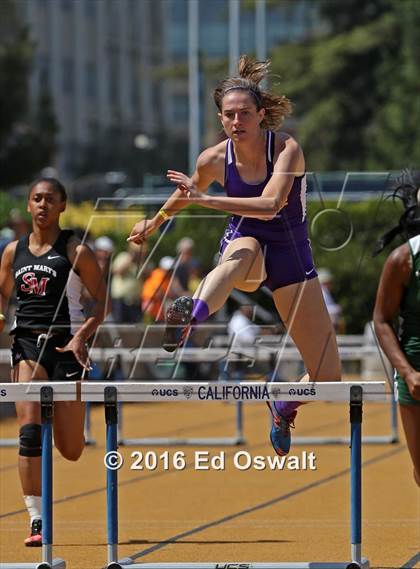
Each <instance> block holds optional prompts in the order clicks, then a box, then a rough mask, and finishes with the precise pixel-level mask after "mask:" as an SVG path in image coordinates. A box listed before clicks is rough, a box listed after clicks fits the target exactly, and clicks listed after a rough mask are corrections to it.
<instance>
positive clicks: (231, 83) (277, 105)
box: [213, 55, 292, 131]
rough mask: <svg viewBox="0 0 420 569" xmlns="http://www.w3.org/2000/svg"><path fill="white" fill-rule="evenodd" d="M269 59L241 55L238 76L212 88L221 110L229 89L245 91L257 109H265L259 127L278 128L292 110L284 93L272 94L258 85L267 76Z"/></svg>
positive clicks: (215, 100)
mask: <svg viewBox="0 0 420 569" xmlns="http://www.w3.org/2000/svg"><path fill="white" fill-rule="evenodd" d="M269 67H270V61H255V60H253V59H251V58H250V57H248V56H247V55H241V57H240V59H239V64H238V71H239V77H230V78H228V79H224V80H223V81H221V82H220V83H219V85H218V86H217V87H216V89H215V90H214V94H213V96H214V102H215V103H216V106H217V108H218V109H219V111H220V112H222V103H223V97H224V96H225V95H226V93H227V92H229V91H235V90H239V91H247V92H248V93H249V94H250V96H251V97H252V98H253V100H254V102H255V106H256V107H257V111H259V110H260V109H261V108H264V109H265V115H264V119H263V121H262V122H261V128H264V129H267V130H274V131H276V130H279V128H280V126H281V124H282V122H283V121H284V119H285V118H286V117H287V116H288V115H290V113H291V112H292V104H291V102H290V101H289V99H288V98H287V97H285V96H284V95H274V94H272V93H270V92H269V91H264V90H263V89H261V88H260V87H259V84H260V83H261V81H262V80H263V79H264V78H265V77H267V75H268V70H269Z"/></svg>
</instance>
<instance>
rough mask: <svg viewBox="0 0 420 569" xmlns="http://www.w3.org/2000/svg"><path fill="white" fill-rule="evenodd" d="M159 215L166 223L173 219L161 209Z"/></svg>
mask: <svg viewBox="0 0 420 569" xmlns="http://www.w3.org/2000/svg"><path fill="white" fill-rule="evenodd" d="M158 215H160V216H161V217H163V219H164V220H165V221H166V220H167V219H169V218H170V217H171V216H170V215H168V214H167V213H166V211H165V210H164V209H160V210H159V211H158Z"/></svg>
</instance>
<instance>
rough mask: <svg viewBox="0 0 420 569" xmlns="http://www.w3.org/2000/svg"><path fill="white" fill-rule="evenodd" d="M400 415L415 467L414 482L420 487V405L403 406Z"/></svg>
mask: <svg viewBox="0 0 420 569" xmlns="http://www.w3.org/2000/svg"><path fill="white" fill-rule="evenodd" d="M400 414H401V419H402V424H403V427H404V432H405V438H406V440H407V445H408V450H409V452H410V456H411V460H412V461H413V466H414V480H415V481H416V483H417V485H418V486H420V438H419V425H420V405H401V404H400Z"/></svg>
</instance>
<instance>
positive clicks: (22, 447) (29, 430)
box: [19, 423, 41, 456]
mask: <svg viewBox="0 0 420 569" xmlns="http://www.w3.org/2000/svg"><path fill="white" fill-rule="evenodd" d="M19 455H20V456H41V425H37V424H36V423H28V424H27V425H23V427H21V428H20V431H19Z"/></svg>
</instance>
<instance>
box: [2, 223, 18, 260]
mask: <svg viewBox="0 0 420 569" xmlns="http://www.w3.org/2000/svg"><path fill="white" fill-rule="evenodd" d="M14 238H15V232H14V231H13V229H11V228H10V227H3V229H1V230H0V260H1V257H2V255H3V251H4V249H5V248H6V245H7V244H8V243H10V242H11V241H13V239H14Z"/></svg>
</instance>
